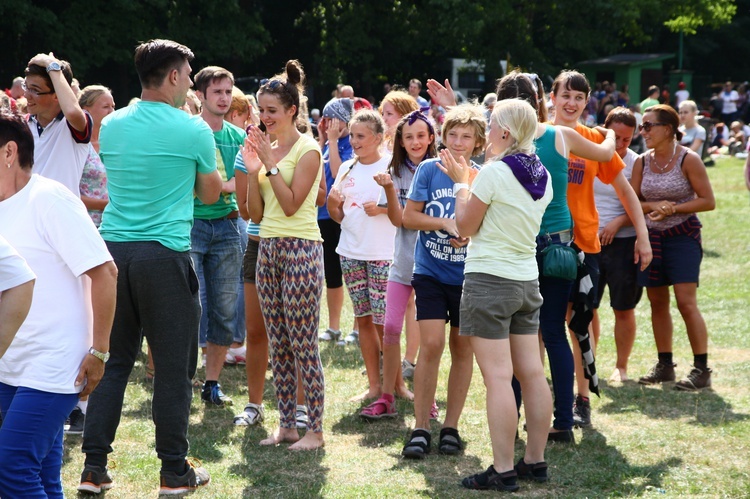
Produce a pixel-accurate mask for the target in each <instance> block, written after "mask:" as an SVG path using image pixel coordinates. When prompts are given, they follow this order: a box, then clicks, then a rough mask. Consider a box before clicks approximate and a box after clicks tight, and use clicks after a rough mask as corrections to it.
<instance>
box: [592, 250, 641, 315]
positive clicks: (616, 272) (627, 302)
mask: <svg viewBox="0 0 750 499" xmlns="http://www.w3.org/2000/svg"><path fill="white" fill-rule="evenodd" d="M635 239H636V238H635V236H632V237H616V238H614V239H613V240H612V243H611V244H608V245H606V246H602V252H601V253H599V254H598V255H597V259H598V260H599V289H598V291H597V295H596V305H597V307H598V306H599V302H600V301H601V299H602V296H604V289H605V288H606V287H607V286H609V304H610V305H611V306H612V308H613V309H615V310H632V309H634V308H635V307H636V305H638V302H639V301H640V300H641V295H642V294H643V287H641V286H639V285H638V266H637V265H636V264H635V263H633V258H634V253H635Z"/></svg>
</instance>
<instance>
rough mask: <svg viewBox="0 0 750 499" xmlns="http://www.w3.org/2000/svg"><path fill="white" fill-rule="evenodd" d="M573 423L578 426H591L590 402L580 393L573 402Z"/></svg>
mask: <svg viewBox="0 0 750 499" xmlns="http://www.w3.org/2000/svg"><path fill="white" fill-rule="evenodd" d="M573 424H574V425H575V426H576V427H578V428H583V427H585V426H591V403H590V402H589V401H588V400H586V399H584V398H583V397H582V396H580V395H577V396H576V401H575V404H573Z"/></svg>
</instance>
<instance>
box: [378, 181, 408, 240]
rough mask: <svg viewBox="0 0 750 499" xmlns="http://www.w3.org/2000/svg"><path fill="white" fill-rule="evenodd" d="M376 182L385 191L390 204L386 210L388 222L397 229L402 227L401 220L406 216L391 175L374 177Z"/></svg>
mask: <svg viewBox="0 0 750 499" xmlns="http://www.w3.org/2000/svg"><path fill="white" fill-rule="evenodd" d="M374 178H375V182H377V183H378V185H379V186H381V187H382V188H383V190H384V191H385V199H386V202H387V203H388V208H387V210H386V212H387V214H388V220H390V221H391V224H393V225H394V226H395V227H401V219H402V218H403V215H404V210H403V209H402V208H401V203H399V201H398V193H397V192H396V187H395V186H394V185H393V179H392V178H391V174H390V173H386V172H383V173H378V174H376V175H375V176H374Z"/></svg>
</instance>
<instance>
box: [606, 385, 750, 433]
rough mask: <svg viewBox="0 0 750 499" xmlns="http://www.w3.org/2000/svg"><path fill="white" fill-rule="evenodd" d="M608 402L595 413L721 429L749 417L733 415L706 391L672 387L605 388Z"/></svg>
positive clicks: (712, 392)
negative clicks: (686, 421)
mask: <svg viewBox="0 0 750 499" xmlns="http://www.w3.org/2000/svg"><path fill="white" fill-rule="evenodd" d="M606 394H607V397H609V400H607V401H606V402H604V403H603V404H602V405H601V406H600V407H599V409H598V410H600V411H601V412H603V413H606V414H621V413H628V412H640V413H642V414H643V415H645V416H647V417H649V418H652V419H667V420H670V419H681V418H683V417H686V416H690V417H691V418H692V420H691V423H692V424H696V425H701V426H720V425H723V424H724V423H727V422H740V421H746V420H747V419H748V418H749V417H750V416H748V414H743V413H736V412H734V411H733V410H732V405H731V404H730V403H729V402H727V401H726V400H724V398H723V397H721V395H719V394H718V393H716V392H714V391H713V390H710V389H707V390H702V391H700V392H695V393H689V392H683V391H678V390H674V383H665V384H663V385H662V386H643V385H639V384H637V383H625V384H623V385H621V386H609V387H607V388H606Z"/></svg>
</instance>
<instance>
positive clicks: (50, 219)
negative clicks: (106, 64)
mask: <svg viewBox="0 0 750 499" xmlns="http://www.w3.org/2000/svg"><path fill="white" fill-rule="evenodd" d="M192 60H193V53H192V51H191V50H190V49H189V48H188V47H186V46H184V45H181V44H179V43H176V42H173V41H170V40H159V39H156V40H150V41H148V42H144V43H142V44H140V45H139V46H138V47H137V48H136V51H135V68H136V71H137V73H138V77H139V80H140V83H141V87H142V92H141V95H140V98H138V99H133V101H131V102H130V103H129V104H128V105H127V106H125V107H122V108H121V109H119V110H117V111H115V103H114V100H113V96H112V92H111V91H110V90H109V89H107V88H106V87H103V86H101V85H90V86H86V87H84V88H83V89H81V90H80V93H79V94H78V95H76V89H75V85H74V80H73V74H72V70H71V66H70V64H69V63H68V62H66V61H63V60H60V59H58V58H57V57H55V56H54V54H52V53H50V54H39V55H37V56H35V57H34V58H32V59H31V60H30V61H29V63H28V65H27V68H26V70H25V76H24V77H21V79H20V81H19V85H20V88H21V90H22V94H20V95H19V94H16V97H13V96H12V95H11V98H12V99H14V100H13V101H11V102H9V105H8V109H4V110H2V113H1V114H0V153H2V158H3V163H4V165H5V167H4V168H3V167H0V285H2V286H1V287H0V291H2V301H0V412H1V413H2V417H3V423H2V427H0V461H2V462H3V463H6V464H4V465H3V466H2V467H0V496H3V497H35V496H46V497H62V486H61V483H60V470H61V466H62V452H63V435H64V434H65V433H66V432H70V433H82V434H83V437H82V451H83V452H84V453H85V461H84V468H83V471H82V474H81V481H80V485H79V487H78V490H79V491H82V492H87V493H93V494H98V493H101V492H102V491H104V490H107V489H109V488H111V487H113V485H114V484H113V480H112V476H111V474H110V472H109V469H108V455H109V454H110V453H111V452H112V451H113V445H114V444H115V435H116V432H117V428H118V425H119V422H120V415H121V411H122V408H123V403H124V397H125V388H126V386H127V384H128V381H129V379H130V377H131V374H132V371H133V368H134V366H135V362H136V359H137V357H138V355H139V353H140V352H141V350H142V348H143V340H144V339H145V340H146V343H147V345H148V352H149V354H148V356H149V367H148V369H147V375H148V376H149V377H150V378H151V379H152V380H153V387H154V390H153V404H152V410H153V420H154V424H155V426H156V445H155V449H156V453H157V456H158V457H159V459H160V460H161V471H160V493H161V494H165V495H171V494H182V493H185V492H189V491H191V490H194V489H196V488H197V487H201V486H204V485H206V484H208V483H209V482H210V479H211V478H210V474H209V472H208V471H207V470H206V469H205V468H204V467H202V466H201V465H199V464H196V463H194V462H193V461H191V460H190V459H188V451H189V447H188V440H187V428H188V419H189V415H190V406H191V403H192V390H193V387H194V385H195V383H196V382H197V383H198V386H199V387H200V389H201V395H200V397H201V400H202V402H203V403H204V404H205V405H206V406H207V407H209V408H210V407H227V406H231V405H232V398H231V397H229V396H227V395H226V394H225V393H224V392H223V390H222V387H221V383H220V378H221V375H222V368H223V367H224V365H226V364H238V363H239V364H245V368H246V374H247V388H248V401H247V404H246V405H245V406H244V408H243V410H242V411H240V412H239V414H237V415H236V416H235V417H234V418H233V423H234V424H235V425H237V426H253V425H260V424H262V423H263V422H264V420H265V410H264V404H263V388H264V382H265V372H266V369H267V366H268V364H269V360H270V368H271V371H272V375H273V386H274V389H275V398H276V405H277V408H278V410H279V424H278V427H277V428H276V429H275V430H274V431H272V432H271V434H270V436H269V437H268V438H266V439H264V440H262V441H261V442H259V444H260V445H268V446H278V445H280V444H282V443H288V444H290V445H289V446H288V448H289V449H290V450H293V451H310V450H315V449H319V448H321V447H323V446H324V445H325V438H324V415H325V410H324V409H325V394H326V388H327V386H326V381H325V377H324V370H323V365H322V363H321V359H320V353H319V342H320V341H335V342H341V343H342V344H352V345H358V346H359V348H360V350H361V353H362V359H363V361H364V366H365V374H366V376H367V385H368V386H367V390H366V391H364V392H363V393H362V394H360V395H358V396H356V397H355V398H354V399H353V400H354V401H357V402H361V403H362V409H361V412H360V415H361V417H362V418H364V419H366V420H370V421H377V420H379V419H382V418H392V417H395V416H397V411H396V405H395V398H396V397H400V398H403V399H407V400H413V408H414V428H413V430H412V431H411V433H410V435H409V437H408V439H407V441H406V442H405V444H404V447H403V450H402V455H403V456H404V457H405V458H408V459H424V458H425V457H426V456H427V455H428V454H430V453H431V452H432V450H433V443H432V441H433V434H432V426H433V424H432V421H434V420H440V421H442V422H441V423H439V426H440V432H439V434H438V435H437V438H435V439H434V440H436V445H435V447H436V450H437V452H438V453H440V454H448V455H452V454H460V453H462V452H464V450H465V442H464V440H463V439H462V438H461V434H460V431H459V426H460V420H461V413H462V410H463V406H464V403H465V400H466V396H467V392H468V389H469V386H470V383H471V379H472V371H473V364H474V359H476V361H477V364H478V366H479V368H480V371H481V374H482V377H483V379H484V383H485V386H486V390H487V395H486V402H487V420H488V428H489V434H490V438H491V441H492V452H493V456H492V465H491V466H490V467H489V468H488V469H486V470H484V471H482V472H479V473H477V474H475V475H471V476H468V477H466V478H465V479H464V480H463V481H462V485H463V486H464V487H467V488H470V489H483V490H484V489H493V490H505V491H515V490H518V489H519V484H518V480H519V479H528V480H531V481H536V482H544V481H547V480H548V473H547V469H548V466H547V463H546V461H545V457H544V451H545V446H546V444H547V443H548V442H560V443H564V444H573V443H574V442H575V435H574V433H573V428H574V427H586V426H589V425H591V424H592V421H591V419H592V414H591V406H590V402H589V395H590V391H591V390H595V389H596V379H597V378H596V375H595V374H594V372H593V371H592V366H591V362H590V361H591V360H592V359H593V355H594V354H595V352H596V344H597V342H598V339H599V335H600V324H599V320H598V315H597V308H598V307H599V302H600V301H601V299H602V297H603V295H604V291H605V289H606V288H607V287H609V297H610V305H611V307H612V308H613V309H614V316H615V323H614V335H615V342H616V348H617V362H616V366H615V369H614V372H613V374H612V376H611V379H612V380H615V381H620V382H621V381H627V380H628V379H629V373H628V359H629V356H630V353H631V350H632V348H633V342H634V339H635V335H636V324H635V314H634V309H635V307H636V305H637V304H638V302H639V299H640V298H641V294H642V289H643V288H644V287H645V288H646V294H647V296H648V299H649V302H650V305H651V316H652V329H653V334H654V339H655V344H656V349H657V361H656V363H655V365H654V367H653V368H652V369H651V370H650V372H648V373H647V374H644V375H643V376H642V377H640V378H639V379H638V382H639V383H641V384H644V385H652V384H661V383H664V382H674V381H676V371H675V367H676V364H675V362H674V359H673V355H672V334H673V333H672V329H673V322H672V317H671V315H670V307H669V303H670V297H671V293H674V296H675V298H676V300H677V304H678V309H679V312H680V315H681V317H682V319H683V320H684V322H685V325H686V329H687V334H688V338H689V340H690V344H691V347H692V350H693V355H694V357H693V366H692V368H691V369H690V370H689V372H688V373H687V375H686V376H685V377H684V378H682V379H680V380H679V381H676V382H675V383H674V388H675V389H677V390H686V391H694V390H700V389H703V388H706V387H710V386H711V374H712V371H711V368H710V367H709V363H708V342H707V339H708V338H707V329H706V324H705V322H704V320H703V318H702V316H701V313H700V311H699V309H698V306H697V298H696V296H697V286H698V282H699V275H700V264H701V259H702V249H701V231H700V228H701V224H700V221H699V220H698V217H697V215H696V213H699V212H703V211H708V210H712V209H713V208H714V205H715V202H714V198H713V193H712V190H711V185H710V182H709V180H708V175H707V174H706V170H705V167H704V165H703V162H702V161H701V157H700V155H699V154H698V153H697V152H696V151H697V150H698V149H700V146H701V144H700V143H698V144H696V141H701V140H702V141H705V140H706V138H705V131H704V133H703V134H702V135H701V134H700V129H699V126H698V125H696V123H695V115H696V112H697V108H696V107H695V103H694V102H692V101H690V100H689V99H683V100H682V102H681V103H680V105H679V109H680V114H678V113H677V111H676V110H675V109H674V108H672V107H671V106H669V105H665V104H660V103H659V102H658V100H656V102H647V101H644V102H645V106H646V107H645V108H643V109H642V116H641V118H640V121H638V119H637V117H636V115H635V114H634V113H633V112H632V111H630V110H629V109H627V107H625V106H626V105H627V103H628V100H629V96H628V94H627V88H621V89H620V90H619V91H618V90H617V87H616V86H615V85H614V84H608V85H607V86H606V87H605V88H603V89H602V90H601V92H604V93H603V94H602V93H601V92H599V90H598V89H597V90H595V91H594V92H592V89H591V87H590V85H589V82H588V81H587V80H586V78H585V76H584V75H582V74H581V73H578V72H576V71H562V72H561V73H560V74H559V75H558V76H557V78H556V79H555V80H554V82H553V84H552V90H551V93H550V95H549V97H550V103H551V104H550V106H549V107H548V105H547V95H546V94H545V90H544V87H543V85H542V81H541V79H540V78H539V77H538V76H537V75H534V74H528V73H523V72H521V71H519V70H514V71H511V72H510V73H508V74H507V75H506V76H504V77H503V78H502V79H500V80H499V81H498V84H497V88H496V91H495V92H494V93H493V95H492V96H489V97H488V98H486V99H485V101H484V105H479V104H476V103H462V104H458V103H457V102H456V94H455V93H454V92H453V90H452V89H451V87H450V84H449V82H448V81H445V82H444V83H440V82H438V81H436V80H428V81H427V82H426V95H427V96H429V97H430V101H429V102H428V101H427V99H426V98H425V96H423V95H422V82H420V81H419V80H417V79H413V80H411V81H410V82H409V85H408V87H407V89H408V90H407V89H404V90H398V89H397V90H391V91H390V92H388V93H387V94H386V95H385V97H384V98H383V100H382V101H381V103H380V104H379V106H377V108H375V106H373V105H371V104H370V103H369V102H368V101H365V100H364V99H361V98H358V97H355V96H354V92H353V90H352V89H351V87H348V86H345V85H344V86H341V88H339V89H338V91H337V95H336V96H335V97H334V98H333V99H331V100H330V101H329V102H328V103H327V104H326V105H325V107H324V108H323V110H322V111H319V112H317V113H314V112H310V113H309V115H310V116H312V117H313V119H315V118H317V122H315V123H314V126H315V132H316V133H315V134H314V133H313V129H312V127H311V119H310V118H309V116H308V110H307V101H306V97H305V95H304V88H305V87H304V86H305V72H304V68H303V67H302V65H301V64H300V63H299V61H296V60H290V61H288V62H287V63H286V64H285V66H284V68H283V70H282V71H281V72H279V73H278V74H276V75H273V76H272V77H270V78H268V79H264V80H262V81H261V82H260V88H259V89H258V91H257V93H256V94H255V95H250V96H248V95H245V94H243V93H242V92H241V91H240V90H239V89H238V88H236V86H235V81H234V76H233V75H232V73H231V72H230V71H228V70H227V69H225V68H221V67H218V66H208V67H205V68H202V69H201V70H200V71H198V72H197V73H196V74H195V75H194V76H191V75H192V70H193V68H192V67H191V61H192ZM15 84H16V82H15V81H14V88H15ZM191 87H192V89H191ZM657 91H658V89H657ZM16 98H18V101H20V102H16V101H15V99H16ZM592 102H596V103H597V104H596V105H595V106H594V107H592V105H591V103H592ZM643 105H644V104H643V103H642V106H643ZM19 106H25V114H24V113H20V112H19V111H18V107H19ZM431 110H432V111H431ZM435 110H437V111H435ZM683 110H684V116H683ZM548 111H552V112H553V113H554V114H553V116H549V115H548ZM586 113H589V114H590V115H594V114H595V115H597V116H598V118H602V119H601V122H603V123H604V126H603V127H595V128H590V127H589V126H587V125H586V124H583V123H581V121H582V120H583V121H586V118H585V115H586ZM598 118H597V120H595V121H593V122H592V123H591V124H595V123H596V122H598V121H599V120H598ZM681 123H682V125H681ZM696 128H698V129H696ZM636 132H638V135H637V134H636ZM688 135H690V136H691V137H692V138H687V137H688ZM636 138H639V139H642V140H643V141H644V143H645V152H643V154H640V155H639V154H637V153H635V152H634V151H633V150H632V149H631V148H630V146H631V145H632V142H633V141H634V140H635V139H636ZM344 286H345V287H346V290H347V293H346V294H348V296H349V298H350V299H351V302H352V309H353V313H354V316H355V323H354V324H353V326H352V331H351V332H350V333H347V334H346V335H345V334H344V332H343V331H342V330H343V327H342V324H341V313H342V308H343V304H344V300H345V296H346V294H345V293H344ZM670 288H672V290H671V291H670ZM324 290H325V293H326V303H327V307H328V324H327V325H326V326H324V327H321V325H320V311H321V306H322V302H323V300H322V298H323V292H324ZM51 311H54V313H51ZM447 324H449V327H448V328H446V325H447ZM568 327H569V330H568ZM321 330H322V332H321ZM404 330H406V341H405V343H406V350H405V352H404V355H403V357H402V352H401V344H402V339H401V334H402V331H404ZM446 337H447V343H448V346H449V349H450V363H451V364H450V375H449V378H448V383H447V386H446V387H445V391H446V392H447V405H446V407H445V408H444V409H445V415H444V417H442V418H441V417H440V407H438V405H437V401H436V393H437V392H438V390H440V391H442V390H443V387H441V386H439V382H438V372H439V368H440V363H441V359H442V356H443V350H444V348H445V344H446ZM582 338H585V341H583V340H582ZM579 342H580V343H579ZM571 345H572V348H571ZM544 353H546V357H547V360H548V362H549V369H550V374H551V380H552V389H551V390H550V387H549V385H548V383H547V381H546V379H545V375H544ZM199 359H201V363H202V367H203V375H204V377H205V379H203V380H200V381H197V378H196V371H197V369H198V364H199ZM105 367H106V368H105ZM600 367H601V366H600ZM408 379H412V380H413V382H412V383H411V389H410V386H409V385H408V384H407V382H406V380H408ZM521 405H523V407H524V415H525V421H526V424H525V430H526V431H527V433H528V438H527V445H526V449H525V451H524V455H523V457H521V459H520V460H518V461H515V458H514V440H515V438H516V437H517V435H518V420H519V414H520V408H521ZM301 430H302V431H304V435H302V436H301V434H300V433H301Z"/></svg>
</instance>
